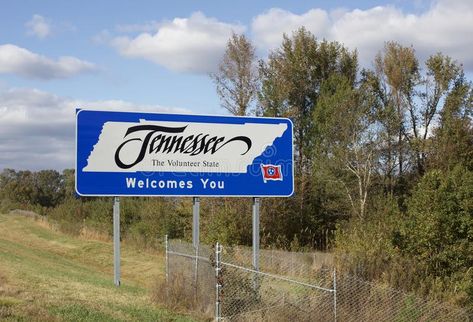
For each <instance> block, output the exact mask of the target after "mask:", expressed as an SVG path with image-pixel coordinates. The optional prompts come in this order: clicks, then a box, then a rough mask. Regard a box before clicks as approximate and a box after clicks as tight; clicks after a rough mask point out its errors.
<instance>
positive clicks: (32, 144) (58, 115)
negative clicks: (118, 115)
mask: <svg viewBox="0 0 473 322" xmlns="http://www.w3.org/2000/svg"><path fill="white" fill-rule="evenodd" d="M78 107H80V108H85V109H99V110H118V111H120V110H121V111H144V112H180V113H186V112H189V111H187V110H184V109H177V108H169V107H163V106H159V105H143V104H134V103H131V102H126V101H122V100H102V101H84V100H76V99H70V98H64V97H60V96H57V95H54V94H51V93H47V92H43V91H39V90H36V89H24V88H9V89H5V90H3V91H2V90H0V137H1V138H2V139H1V140H0V171H1V170H2V169H4V168H15V169H31V170H38V169H57V170H62V169H65V168H72V167H74V146H75V123H74V122H75V109H76V108H78Z"/></svg>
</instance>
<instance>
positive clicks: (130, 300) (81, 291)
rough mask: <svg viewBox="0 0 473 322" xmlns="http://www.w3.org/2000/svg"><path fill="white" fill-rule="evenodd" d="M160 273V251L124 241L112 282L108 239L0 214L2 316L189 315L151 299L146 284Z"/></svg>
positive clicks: (171, 317)
mask: <svg viewBox="0 0 473 322" xmlns="http://www.w3.org/2000/svg"><path fill="white" fill-rule="evenodd" d="M162 276H163V256H162V254H156V253H152V252H150V251H143V250H138V249H136V247H131V246H128V245H126V244H125V245H122V285H121V286H120V287H118V288H117V287H115V286H114V284H113V246H112V244H111V243H110V242H103V241H97V240H85V239H83V238H75V237H72V236H69V235H66V234H63V233H60V232H57V231H54V230H53V229H51V228H50V227H49V226H48V225H47V224H46V223H44V222H40V221H35V220H34V219H32V218H26V217H22V216H18V215H1V214H0V320H2V321H3V320H5V321H191V320H192V319H191V318H190V317H188V316H185V315H180V314H176V313H174V312H170V311H169V310H166V309H164V308H161V307H158V306H157V305H155V304H153V303H152V302H151V300H150V291H151V287H153V285H154V284H155V282H156V280H157V279H158V278H162Z"/></svg>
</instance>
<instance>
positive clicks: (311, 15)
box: [251, 8, 330, 48]
mask: <svg viewBox="0 0 473 322" xmlns="http://www.w3.org/2000/svg"><path fill="white" fill-rule="evenodd" d="M329 23H330V21H329V16H328V13H327V12H326V11H325V10H322V9H311V10H309V11H307V12H306V13H304V14H302V15H296V14H294V13H292V12H289V11H286V10H283V9H279V8H273V9H270V10H268V11H267V12H265V13H263V14H261V15H258V16H256V17H255V18H254V19H253V23H252V26H251V29H252V34H253V36H254V40H255V43H256V45H257V46H259V47H264V48H275V47H278V46H279V45H280V44H281V41H282V35H283V34H284V33H286V34H288V35H291V33H292V32H293V31H294V30H296V29H298V28H300V27H301V26H305V27H306V28H307V29H308V30H310V31H311V32H312V33H314V34H315V35H317V36H318V37H324V36H325V34H326V32H327V31H328V29H329V27H330V25H329Z"/></svg>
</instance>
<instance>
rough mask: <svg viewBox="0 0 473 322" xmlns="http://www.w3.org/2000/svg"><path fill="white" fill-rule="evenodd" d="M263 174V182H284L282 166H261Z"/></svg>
mask: <svg viewBox="0 0 473 322" xmlns="http://www.w3.org/2000/svg"><path fill="white" fill-rule="evenodd" d="M261 172H262V173H263V181H264V183H266V181H268V180H275V181H282V172H281V166H280V165H274V164H261Z"/></svg>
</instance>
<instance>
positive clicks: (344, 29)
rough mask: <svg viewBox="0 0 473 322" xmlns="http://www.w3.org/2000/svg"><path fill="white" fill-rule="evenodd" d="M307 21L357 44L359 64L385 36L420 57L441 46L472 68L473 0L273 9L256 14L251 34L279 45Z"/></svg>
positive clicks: (317, 30)
mask: <svg viewBox="0 0 473 322" xmlns="http://www.w3.org/2000/svg"><path fill="white" fill-rule="evenodd" d="M300 26H305V27H306V28H307V29H308V30H310V31H311V32H312V33H313V34H314V35H315V36H316V37H318V38H319V39H320V38H326V39H328V40H337V41H339V42H341V43H343V44H345V45H346V46H348V47H349V48H351V49H355V48H357V49H358V51H359V55H360V60H361V63H362V64H363V65H364V66H367V65H369V64H370V62H371V61H372V60H373V59H374V56H375V54H376V53H377V52H378V51H379V50H380V49H382V48H383V46H384V42H385V41H391V40H394V41H398V42H400V43H401V44H403V45H405V46H410V45H413V46H414V48H415V49H416V51H417V53H418V54H419V56H420V57H421V58H422V59H425V58H426V57H428V56H429V55H431V54H435V53H437V52H439V51H441V52H442V53H444V54H447V55H449V56H451V57H452V58H454V59H456V60H458V61H459V62H462V63H464V64H465V66H466V68H469V69H473V55H471V53H472V52H473V42H472V41H471V39H472V38H473V2H472V1H470V0H453V1H447V0H441V1H435V2H433V3H432V4H431V6H430V7H429V8H428V9H427V10H425V11H424V12H421V13H418V14H412V13H406V12H404V11H403V10H401V9H399V8H397V7H395V6H390V5H388V6H378V7H373V8H370V9H366V10H360V9H354V10H342V9H337V10H334V11H331V12H328V11H325V10H322V9H312V10H310V11H308V12H306V13H304V14H301V15H297V14H294V13H291V12H288V11H284V10H281V9H271V10H269V11H267V12H265V13H263V14H261V15H258V16H256V17H255V18H254V19H253V22H252V34H253V37H254V39H255V40H256V45H257V46H259V47H260V48H262V49H274V48H277V47H279V45H280V44H281V40H282V34H283V33H284V32H285V33H288V34H290V33H291V32H292V31H294V30H295V29H297V28H299V27H300Z"/></svg>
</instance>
